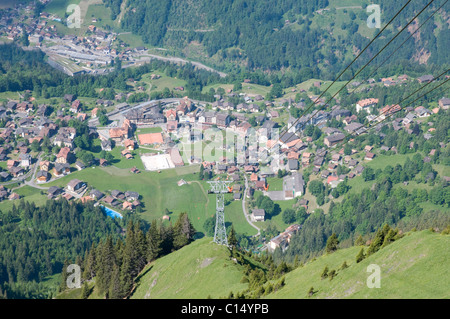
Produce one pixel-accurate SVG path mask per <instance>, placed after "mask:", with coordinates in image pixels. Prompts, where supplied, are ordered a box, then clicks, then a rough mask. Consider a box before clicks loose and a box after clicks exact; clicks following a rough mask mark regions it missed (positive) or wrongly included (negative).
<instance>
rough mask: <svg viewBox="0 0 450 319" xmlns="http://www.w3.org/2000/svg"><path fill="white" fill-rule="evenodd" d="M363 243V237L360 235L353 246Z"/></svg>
mask: <svg viewBox="0 0 450 319" xmlns="http://www.w3.org/2000/svg"><path fill="white" fill-rule="evenodd" d="M363 245H364V239H363V237H362V236H361V235H359V237H358V238H357V239H356V241H355V246H363Z"/></svg>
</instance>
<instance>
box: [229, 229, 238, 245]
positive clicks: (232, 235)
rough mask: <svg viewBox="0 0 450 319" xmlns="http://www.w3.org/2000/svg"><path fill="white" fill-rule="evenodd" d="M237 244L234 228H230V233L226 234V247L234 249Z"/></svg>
mask: <svg viewBox="0 0 450 319" xmlns="http://www.w3.org/2000/svg"><path fill="white" fill-rule="evenodd" d="M237 243H238V242H237V239H236V231H235V230H234V227H233V226H231V229H230V233H229V234H228V245H229V246H231V247H236V245H237Z"/></svg>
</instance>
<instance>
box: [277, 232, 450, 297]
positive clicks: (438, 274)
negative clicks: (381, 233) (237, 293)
mask: <svg viewBox="0 0 450 319" xmlns="http://www.w3.org/2000/svg"><path fill="white" fill-rule="evenodd" d="M449 245H450V236H448V235H441V234H436V233H433V232H431V231H421V232H411V233H407V234H406V236H405V237H403V238H402V239H400V240H398V241H395V242H394V243H392V244H390V245H388V246H386V247H384V248H383V249H381V250H380V251H378V252H377V253H375V254H373V255H371V256H369V257H367V258H366V259H364V260H363V261H361V262H360V263H356V262H355V256H356V255H357V254H358V252H359V250H360V247H352V248H349V249H343V250H341V251H337V252H335V253H333V254H331V255H325V256H322V257H320V258H318V259H317V260H316V261H314V262H311V263H309V264H307V265H305V266H304V267H302V268H298V269H295V270H293V271H292V272H291V273H289V274H287V275H286V286H285V287H283V289H281V290H279V291H277V292H275V293H273V294H271V295H270V296H269V297H270V298H305V297H306V296H307V293H308V291H309V289H310V287H314V291H316V293H315V294H314V296H313V297H314V298H363V299H364V298H377V299H378V298H449V297H450V292H449V289H448V288H449V287H450V276H449V275H450V272H449V269H448V267H447V266H446V263H447V262H446V261H448V259H449V258H450V251H449V250H448V247H449ZM366 250H367V249H366ZM344 261H346V263H347V264H348V266H349V267H348V268H346V269H343V270H339V268H340V267H341V265H342V263H343V262H344ZM371 264H375V265H378V266H379V267H380V270H381V280H380V282H381V287H380V288H368V287H367V284H366V282H367V278H368V277H369V276H370V274H371V272H367V267H368V266H369V265H371ZM325 266H328V268H329V269H330V270H331V269H334V270H337V273H338V274H337V276H336V277H335V278H334V279H333V280H331V281H330V280H329V279H324V280H322V279H321V273H322V271H323V269H324V268H325Z"/></svg>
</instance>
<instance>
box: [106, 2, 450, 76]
mask: <svg viewBox="0 0 450 319" xmlns="http://www.w3.org/2000/svg"><path fill="white" fill-rule="evenodd" d="M104 3H105V4H106V5H107V6H109V7H110V8H111V9H112V11H113V12H115V14H113V17H115V16H116V15H117V14H118V13H119V12H122V13H123V14H122V15H123V17H122V18H121V26H122V27H123V28H124V29H126V30H129V31H132V32H133V33H135V34H138V35H140V36H142V38H143V40H144V42H145V43H147V44H148V45H150V46H158V47H159V46H163V47H170V48H172V49H177V50H178V51H179V54H185V55H186V56H188V57H190V58H196V59H198V60H204V61H208V62H209V63H210V64H213V65H215V66H222V67H224V65H226V64H228V65H229V66H230V65H234V67H236V66H245V67H248V68H249V69H268V70H280V69H284V68H293V69H298V68H308V70H304V71H303V72H311V70H312V72H314V73H315V75H316V76H319V77H322V78H323V77H324V76H329V75H330V74H333V73H336V71H338V70H339V71H340V70H341V69H340V68H341V63H343V62H348V61H350V59H352V58H354V57H355V56H356V55H357V54H358V53H359V52H360V51H361V50H362V48H363V47H364V46H365V45H366V44H367V43H368V42H369V41H370V39H372V38H373V37H374V35H375V34H376V33H378V32H379V31H380V29H374V28H370V27H369V26H368V25H367V19H368V17H369V16H370V14H371V12H370V11H369V12H367V11H366V7H367V5H368V4H370V2H369V1H365V0H364V1H358V2H355V1H352V0H347V1H335V0H317V1H310V0H307V1H306V0H301V1H297V0H283V1H281V0H276V1H273V0H270V1H269V0H258V1H246V0H233V1H225V2H224V1H217V0H213V1H211V0H208V1H205V0H200V1H191V0H168V1H158V0H127V1H126V2H124V1H122V0H104ZM405 3H406V1H388V0H383V1H379V5H380V12H381V17H380V19H381V24H382V26H384V25H385V24H386V23H387V22H388V21H389V20H390V19H391V18H392V17H393V16H394V14H395V13H396V12H397V11H399V10H400V9H401V7H402V6H403V5H404V4H405ZM427 3H428V1H425V0H413V1H412V2H411V3H410V4H409V5H408V6H407V7H406V8H405V9H404V11H403V12H402V13H401V14H400V15H399V16H398V18H396V19H395V20H394V22H393V25H391V26H389V28H388V29H387V30H386V31H385V32H384V33H383V36H384V37H383V39H380V40H378V41H376V42H374V43H373V45H372V46H371V48H370V50H368V51H367V52H366V53H367V55H365V56H362V57H363V58H364V59H366V61H367V59H368V58H369V57H370V56H371V55H373V54H375V53H376V52H377V51H378V50H379V49H381V48H382V46H384V44H385V43H386V42H387V41H389V40H390V39H391V38H392V37H393V36H394V35H395V33H396V30H400V29H401V27H403V26H404V25H406V23H407V22H408V21H409V20H410V19H412V18H413V17H414V15H415V14H416V13H418V12H419V11H420V10H421V9H422V8H423V7H425V5H426V4H427ZM441 4H442V2H440V3H433V5H432V6H430V7H428V8H427V10H426V11H425V12H424V13H423V14H422V15H421V16H420V17H419V21H418V22H417V21H416V22H415V24H413V25H411V28H409V29H408V30H409V32H413V31H412V30H415V28H417V27H418V24H419V23H421V22H422V21H424V20H425V19H426V18H427V17H428V16H429V15H430V14H431V13H432V12H433V10H435V9H436V8H438V7H439V6H440V5H441ZM445 8H446V7H444V8H443V9H442V10H441V11H440V12H439V13H438V14H437V15H436V16H435V17H433V19H432V21H433V20H434V21H435V23H432V22H429V23H427V24H425V25H424V26H423V28H422V29H421V30H420V32H418V33H417V34H416V35H415V36H414V39H410V40H409V41H408V42H407V43H405V45H404V47H403V49H402V50H400V51H399V52H398V53H397V54H396V55H395V56H393V58H392V60H396V62H397V63H398V62H399V61H400V60H404V61H406V60H408V61H410V62H412V63H416V64H418V63H421V64H428V65H431V64H439V63H445V62H446V59H445V54H446V49H445V48H448V43H449V39H450V32H449V29H448V27H446V26H448V23H449V21H448V13H447V11H446V10H445ZM447 10H448V7H447ZM408 35H409V33H408V32H406V31H405V32H404V34H402V36H400V37H399V38H398V39H397V40H398V42H397V40H396V41H394V43H392V47H393V48H395V47H396V46H397V45H399V44H400V43H401V42H403V41H404V40H405V39H406V37H407V36H408ZM392 50H393V49H392ZM392 50H387V51H386V55H385V56H384V57H386V56H387V54H389V53H391V52H392ZM388 51H390V52H388ZM381 58H383V57H380V59H381ZM380 61H381V60H380ZM392 62H393V63H392V65H394V61H392ZM317 66H318V67H317Z"/></svg>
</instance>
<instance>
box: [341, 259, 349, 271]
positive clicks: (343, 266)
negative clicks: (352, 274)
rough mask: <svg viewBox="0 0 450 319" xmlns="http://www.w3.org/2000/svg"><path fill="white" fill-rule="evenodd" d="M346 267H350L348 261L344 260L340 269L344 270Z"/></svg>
mask: <svg viewBox="0 0 450 319" xmlns="http://www.w3.org/2000/svg"><path fill="white" fill-rule="evenodd" d="M345 268H348V265H347V262H346V261H344V262H343V263H342V265H341V268H340V269H341V270H343V269H345Z"/></svg>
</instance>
